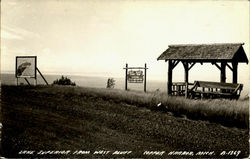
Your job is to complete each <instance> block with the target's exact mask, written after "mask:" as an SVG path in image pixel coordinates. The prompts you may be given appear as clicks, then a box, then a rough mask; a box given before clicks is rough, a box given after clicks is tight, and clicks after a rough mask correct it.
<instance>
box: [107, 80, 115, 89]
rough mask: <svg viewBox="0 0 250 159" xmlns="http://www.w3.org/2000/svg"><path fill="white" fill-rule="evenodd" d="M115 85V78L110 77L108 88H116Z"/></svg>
mask: <svg viewBox="0 0 250 159" xmlns="http://www.w3.org/2000/svg"><path fill="white" fill-rule="evenodd" d="M114 87H115V80H114V79H113V78H109V79H108V81H107V88H114Z"/></svg>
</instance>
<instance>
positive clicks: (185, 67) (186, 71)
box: [183, 62, 189, 98]
mask: <svg viewBox="0 0 250 159" xmlns="http://www.w3.org/2000/svg"><path fill="white" fill-rule="evenodd" d="M183 66H184V70H185V75H184V78H185V85H186V88H185V98H187V97H188V70H189V68H188V62H183Z"/></svg>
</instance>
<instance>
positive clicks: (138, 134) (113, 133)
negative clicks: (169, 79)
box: [1, 86, 249, 158]
mask: <svg viewBox="0 0 250 159" xmlns="http://www.w3.org/2000/svg"><path fill="white" fill-rule="evenodd" d="M160 102H161V103H162V105H163V106H161V107H157V104H158V103H160ZM1 104H2V115H3V116H2V124H3V129H2V151H3V154H2V155H3V156H5V157H27V156H28V157H29V155H27V154H18V153H24V152H22V151H24V150H30V151H35V152H33V154H32V155H30V156H32V157H62V156H60V155H55V154H53V155H51V156H49V155H48V154H47V155H45V154H38V152H39V151H41V150H43V151H44V152H45V151H49V150H50V151H52V150H65V151H66V150H70V153H69V154H68V155H63V157H72V156H74V157H80V158H82V157H153V158H154V157H179V156H178V155H173V154H172V155H171V152H173V151H175V152H176V151H178V153H179V152H183V151H189V152H191V151H192V152H193V155H191V156H190V155H184V156H182V157H198V158H200V157H232V156H229V155H223V156H221V155H220V154H225V153H227V154H230V151H235V152H234V153H235V154H236V152H239V151H240V153H239V156H237V157H247V156H248V151H249V147H248V99H246V100H240V101H228V100H186V99H184V98H176V97H168V96H166V95H165V94H163V93H160V92H153V93H142V92H135V91H127V92H126V91H122V90H112V89H97V88H96V89H94V88H81V87H59V86H48V87H42V86H41V87H17V86H3V87H2V101H1ZM190 119H196V120H190ZM201 119H202V120H201ZM209 121H210V122H209ZM211 121H212V122H211ZM222 124H223V125H224V126H222ZM225 126H227V127H225ZM236 127H238V128H236ZM79 150H82V151H90V154H81V155H80V154H78V155H77V154H73V153H74V152H76V151H79ZM99 150H103V151H111V152H109V153H108V154H106V155H96V154H95V155H93V153H94V151H99ZM114 151H132V152H131V153H130V154H128V155H112V153H113V152H114ZM145 151H164V152H165V153H164V154H163V156H159V155H145V154H144V153H145ZM199 151H209V152H211V153H212V152H213V153H212V154H211V155H203V156H200V155H197V153H198V152H199ZM224 151H226V152H225V153H224ZM30 153H31V152H30ZM53 153H55V152H53ZM190 154H191V153H190ZM233 157H234V156H233Z"/></svg>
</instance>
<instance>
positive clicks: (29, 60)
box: [16, 56, 36, 78]
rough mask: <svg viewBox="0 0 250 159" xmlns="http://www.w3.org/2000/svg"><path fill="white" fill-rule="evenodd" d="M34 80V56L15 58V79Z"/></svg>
mask: <svg viewBox="0 0 250 159" xmlns="http://www.w3.org/2000/svg"><path fill="white" fill-rule="evenodd" d="M20 77H23V78H25V77H28V78H36V56H17V57H16V78H20Z"/></svg>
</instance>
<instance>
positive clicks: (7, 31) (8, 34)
mask: <svg viewBox="0 0 250 159" xmlns="http://www.w3.org/2000/svg"><path fill="white" fill-rule="evenodd" d="M1 38H6V39H16V40H23V39H26V38H40V35H39V34H38V33H34V32H31V31H28V30H26V29H23V28H20V27H10V26H7V27H5V26H4V27H2V30H1Z"/></svg>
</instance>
